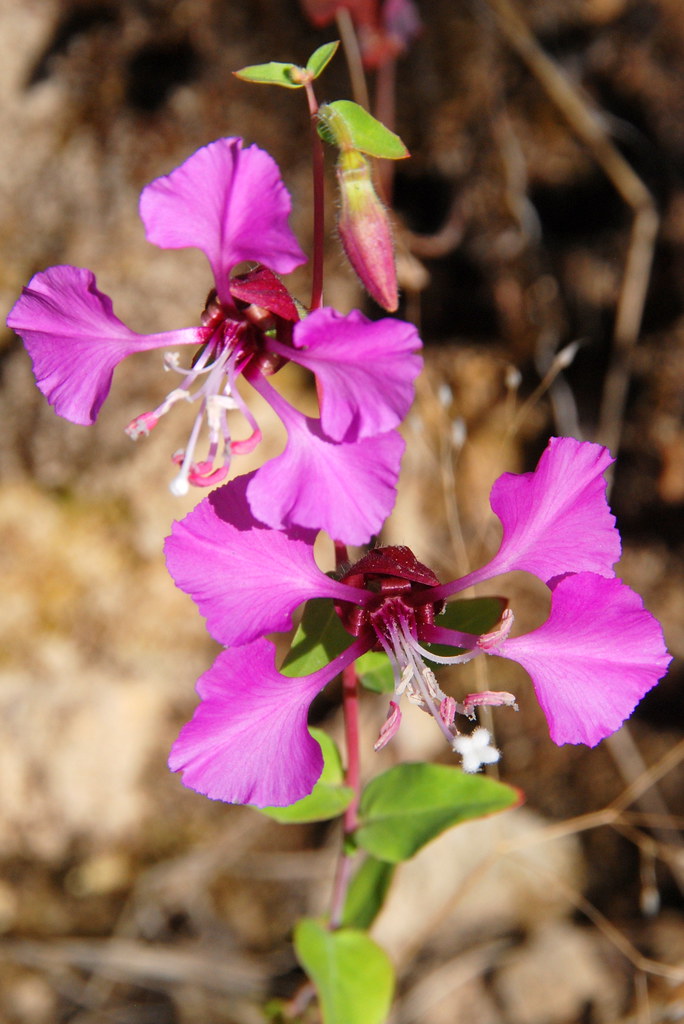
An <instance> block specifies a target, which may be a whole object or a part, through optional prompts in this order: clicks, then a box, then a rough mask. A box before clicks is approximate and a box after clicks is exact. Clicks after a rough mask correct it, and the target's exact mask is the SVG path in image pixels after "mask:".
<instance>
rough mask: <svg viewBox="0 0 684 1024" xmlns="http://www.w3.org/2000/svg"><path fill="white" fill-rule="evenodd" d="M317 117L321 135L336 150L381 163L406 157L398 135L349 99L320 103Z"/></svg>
mask: <svg viewBox="0 0 684 1024" xmlns="http://www.w3.org/2000/svg"><path fill="white" fill-rule="evenodd" d="M318 117H319V132H320V134H321V136H322V137H323V138H324V139H325V141H326V142H329V143H330V144H331V145H334V146H337V147H338V148H339V149H342V150H345V149H346V150H349V149H357V150H359V152H361V153H367V154H368V155H369V156H377V157H383V158H384V159H385V160H403V159H405V158H406V157H407V156H409V155H410V154H409V151H408V149H407V148H406V146H405V145H404V143H403V142H402V141H401V139H400V138H399V136H398V135H395V134H394V132H391V131H390V130H389V128H385V126H384V124H382V122H381V121H378V120H377V119H376V118H375V117H373V115H372V114H369V113H368V111H367V110H364V109H363V107H361V106H359V104H358V103H353V102H352V101H351V100H335V102H334V103H324V104H322V105H321V106H320V107H319V108H318Z"/></svg>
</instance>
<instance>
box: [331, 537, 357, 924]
mask: <svg viewBox="0 0 684 1024" xmlns="http://www.w3.org/2000/svg"><path fill="white" fill-rule="evenodd" d="M348 558H349V556H348V553H347V548H346V545H344V544H340V543H339V541H335V563H336V565H337V567H338V568H339V567H340V566H341V565H343V564H344V563H345V562H347V561H348ZM342 708H343V711H344V736H345V746H346V752H347V763H346V768H345V772H344V782H345V785H346V786H349V787H350V788H351V789H353V790H354V799H353V800H352V802H351V803H350V805H349V807H348V808H347V809H346V811H345V812H344V825H343V829H344V830H343V837H342V849H341V850H340V856H339V860H338V862H337V870H336V872H335V882H334V885H333V892H332V898H331V901H330V928H339V926H340V924H341V921H342V913H343V911H344V904H345V900H346V898H347V889H348V887H349V882H350V881H351V874H352V866H353V861H354V858H353V855H352V854H350V853H349V852H348V849H349V844H348V839H349V837H350V836H352V835H353V834H354V832H355V831H356V829H357V826H358V809H359V799H360V797H361V758H360V752H359V677H358V674H357V672H356V664H355V663H354V662H352V664H351V665H348V666H347V667H346V668H345V669H343V671H342Z"/></svg>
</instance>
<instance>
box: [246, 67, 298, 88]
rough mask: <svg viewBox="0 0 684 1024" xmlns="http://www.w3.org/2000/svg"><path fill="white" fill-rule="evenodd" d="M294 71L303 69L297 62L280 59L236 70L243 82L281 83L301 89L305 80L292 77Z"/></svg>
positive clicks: (260, 83)
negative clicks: (292, 62) (301, 80)
mask: <svg viewBox="0 0 684 1024" xmlns="http://www.w3.org/2000/svg"><path fill="white" fill-rule="evenodd" d="M294 71H300V72H301V71H302V69H301V68H298V67H297V65H296V64H281V63H279V62H278V61H274V60H272V61H270V62H269V63H268V64H250V65H248V67H246V68H240V70H239V71H234V72H233V74H234V75H235V77H236V78H239V79H241V80H242V81H243V82H254V83H256V84H257V85H281V86H282V87H283V88H284V89H301V88H302V87H303V85H304V83H303V82H296V81H294V79H293V78H292V73H293V72H294Z"/></svg>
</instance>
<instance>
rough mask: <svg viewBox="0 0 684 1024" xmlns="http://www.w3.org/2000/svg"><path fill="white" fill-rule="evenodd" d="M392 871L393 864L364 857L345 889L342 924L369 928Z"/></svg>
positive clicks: (380, 903)
mask: <svg viewBox="0 0 684 1024" xmlns="http://www.w3.org/2000/svg"><path fill="white" fill-rule="evenodd" d="M394 871H395V865H394V864H388V863H387V861H384V860H377V859H376V858H375V857H371V856H368V857H366V859H365V860H364V861H363V863H362V865H361V867H360V868H359V869H358V871H357V872H356V874H355V875H354V877H353V878H352V880H351V884H350V886H349V889H348V890H347V899H346V901H345V904H344V911H343V913H342V924H343V925H345V926H348V927H350V928H370V926H371V925H372V923H373V921H374V920H375V918H376V917H377V915H378V914H379V913H380V910H381V909H382V905H383V903H384V902H385V896H386V895H387V891H388V889H389V887H390V883H391V881H392V877H393V875H394Z"/></svg>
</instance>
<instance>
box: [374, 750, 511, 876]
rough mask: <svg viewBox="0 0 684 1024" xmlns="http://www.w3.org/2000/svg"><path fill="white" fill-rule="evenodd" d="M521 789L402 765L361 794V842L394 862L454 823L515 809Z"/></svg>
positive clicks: (439, 768) (442, 769)
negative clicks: (506, 809) (509, 808)
mask: <svg viewBox="0 0 684 1024" xmlns="http://www.w3.org/2000/svg"><path fill="white" fill-rule="evenodd" d="M520 799H521V794H520V792H519V790H517V789H514V788H513V787H512V786H507V785H506V784H505V783H503V782H497V781H496V779H490V778H487V776H485V775H466V773H465V772H463V771H461V769H460V768H452V767H450V766H449V765H443V764H399V765H395V767H394V768H390V769H389V771H387V772H385V773H384V774H383V775H379V776H377V777H376V778H374V779H372V780H371V782H370V783H369V784H368V785H367V786H366V788H365V790H364V791H363V793H362V795H361V804H360V808H359V818H360V825H359V828H358V830H357V832H356V834H355V840H356V843H357V845H358V846H360V847H361V848H362V849H364V850H367V851H368V853H372V854H373V855H374V856H375V857H378V858H379V859H380V860H386V861H389V862H390V863H392V864H396V863H398V862H399V861H402V860H408V858H409V857H412V856H413V855H414V853H417V852H418V850H419V849H420V848H421V847H422V846H425V844H426V843H429V842H430V840H431V839H434V838H435V837H436V836H438V835H440V833H441V832H444V831H445V830H446V829H448V828H451V827H452V826H453V825H458V824H459V823H460V822H462V821H468V820H469V819H472V818H483V817H485V816H486V815H488V814H493V813H494V812H495V811H502V810H504V809H505V808H506V807H513V806H514V805H515V804H518V803H519V802H520Z"/></svg>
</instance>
